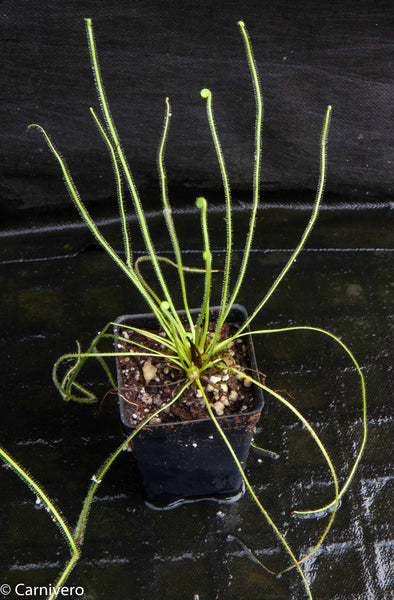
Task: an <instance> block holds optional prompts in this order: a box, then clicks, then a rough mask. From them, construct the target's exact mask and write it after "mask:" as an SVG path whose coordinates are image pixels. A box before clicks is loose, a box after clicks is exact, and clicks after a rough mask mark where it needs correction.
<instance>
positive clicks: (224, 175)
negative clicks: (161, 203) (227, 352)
mask: <svg viewBox="0 0 394 600" xmlns="http://www.w3.org/2000/svg"><path fill="white" fill-rule="evenodd" d="M200 93H201V96H202V98H205V99H206V100H207V115H208V122H209V128H210V130H211V134H212V138H213V143H214V146H215V150H216V155H217V158H218V162H219V167H220V172H221V175H222V180H223V187H224V197H225V202H226V232H227V244H226V261H225V267H224V277H223V286H222V299H221V309H220V313H219V317H218V324H217V334H216V333H215V336H214V341H213V344H214V343H215V341H216V339H217V337H218V335H219V333H220V329H221V327H222V325H223V323H224V321H225V318H223V315H224V313H225V310H226V303H227V298H228V288H229V283H230V268H231V250H232V235H233V233H232V217H231V191H230V184H229V180H228V176H227V171H226V165H225V162H224V157H223V153H222V149H221V147H220V142H219V137H218V134H217V131H216V126H215V119H214V117H213V111H212V93H211V91H210V90H209V89H207V88H204V89H203V90H201V92H200Z"/></svg>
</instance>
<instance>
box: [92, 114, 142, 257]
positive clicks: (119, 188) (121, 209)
mask: <svg viewBox="0 0 394 600" xmlns="http://www.w3.org/2000/svg"><path fill="white" fill-rule="evenodd" d="M90 112H91V113H92V115H93V118H94V120H95V122H96V125H97V127H98V129H99V131H100V133H101V135H102V136H103V138H104V141H105V143H106V144H107V146H108V150H109V153H110V155H111V159H112V164H113V167H114V172H115V179H116V184H117V185H116V187H117V196H118V205H119V213H120V217H121V223H122V234H123V245H124V249H125V254H126V264H127V265H128V266H129V267H131V264H132V257H131V246H130V239H129V231H128V227H127V219H126V212H125V208H124V202H123V195H122V179H121V176H120V171H119V167H118V161H117V160H116V153H115V150H114V147H113V146H112V144H111V142H110V141H109V138H108V136H107V134H106V132H105V129H104V127H103V126H102V124H101V123H100V120H99V118H98V117H97V115H96V113H95V112H94V110H93V108H92V107H90Z"/></svg>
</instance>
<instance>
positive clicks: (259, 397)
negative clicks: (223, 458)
mask: <svg viewBox="0 0 394 600" xmlns="http://www.w3.org/2000/svg"><path fill="white" fill-rule="evenodd" d="M220 308H221V307H220V306H211V307H210V308H209V311H210V312H218V311H219V310H220ZM200 311H201V309H200V308H192V309H190V310H189V312H190V314H191V315H195V314H198V313H199V312H200ZM231 311H235V312H238V313H240V314H241V316H242V319H244V320H245V321H246V320H247V318H248V313H247V310H246V308H245V307H244V306H242V305H241V304H233V305H232V307H231V310H230V313H229V318H228V320H230V322H231ZM177 313H178V314H179V315H182V316H184V315H186V311H185V310H178V311H177ZM130 319H134V320H141V321H142V320H144V319H156V316H155V314H154V313H136V314H124V315H120V316H119V317H117V318H116V319H115V320H114V323H116V325H115V326H114V330H115V333H116V330H117V326H118V325H119V326H120V325H122V323H124V322H125V321H126V320H130ZM247 331H249V327H248V328H247ZM245 340H246V342H247V346H248V354H249V359H250V363H251V367H252V370H253V371H254V373H253V375H254V376H255V377H256V379H257V380H258V381H259V380H260V378H259V374H258V370H257V361H256V355H255V352H254V345H253V341H252V337H251V336H250V335H248V336H245ZM117 342H118V340H116V339H115V348H116V349H117V347H118V343H117ZM116 372H117V380H118V392H119V389H121V385H120V384H121V373H120V369H119V361H118V357H116ZM252 389H254V393H253V396H254V400H255V402H256V406H255V408H253V409H251V410H248V411H244V412H239V413H234V414H231V415H220V416H217V417H216V419H217V420H218V421H228V420H232V419H234V418H237V417H240V416H242V417H243V416H252V415H255V414H256V413H258V412H261V410H262V408H263V406H264V397H263V392H262V389H261V388H260V387H258V386H255V385H253V386H252ZM118 397H119V408H120V419H121V421H122V424H123V425H124V426H125V427H127V429H137V427H139V426H140V425H133V424H132V423H130V422H129V421H127V420H126V418H125V414H124V404H125V402H124V400H123V398H122V396H120V395H119V396H118ZM206 422H213V421H212V419H211V417H209V416H208V417H205V418H203V419H189V420H187V421H174V422H171V423H150V422H149V423H147V424H146V425H144V427H143V428H142V429H145V427H147V428H148V427H149V428H155V429H156V428H160V427H174V426H180V425H191V424H193V423H206Z"/></svg>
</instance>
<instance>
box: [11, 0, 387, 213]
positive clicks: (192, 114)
mask: <svg viewBox="0 0 394 600" xmlns="http://www.w3.org/2000/svg"><path fill="white" fill-rule="evenodd" d="M84 17H91V18H92V19H93V25H94V30H95V35H96V43H97V48H98V53H99V59H100V64H101V69H102V75H103V79H104V84H105V86H106V91H107V95H108V99H109V102H110V106H111V109H112V114H113V117H114V119H115V121H116V124H117V129H118V132H119V134H120V137H121V140H122V142H123V145H124V147H125V149H126V152H127V155H128V157H129V161H130V164H131V167H132V171H133V173H134V176H135V179H136V182H137V184H139V185H140V186H143V187H144V188H150V189H151V190H152V191H153V192H155V190H156V185H157V171H156V155H157V145H158V142H159V138H160V135H161V131H162V124H163V117H164V100H165V97H166V96H169V97H170V100H171V103H172V112H173V118H172V124H171V131H170V137H169V142H168V148H167V167H168V177H169V181H170V183H171V184H172V186H173V187H174V189H175V188H176V189H178V188H179V186H181V187H183V188H184V187H185V186H189V187H190V186H191V187H193V188H203V189H205V190H206V189H209V188H216V187H219V186H220V184H221V180H220V173H219V170H218V167H217V163H216V158H215V153H214V149H213V146H212V142H211V137H210V131H209V128H208V123H207V119H206V111H205V101H203V100H202V99H201V98H200V90H201V88H203V87H209V88H210V89H211V90H212V93H213V102H214V111H215V115H216V123H217V127H218V131H219V135H220V138H221V142H222V146H223V151H224V154H225V158H226V162H227V166H228V169H229V173H230V177H231V181H232V184H233V189H234V190H235V191H238V190H249V189H250V186H251V177H252V168H253V167H252V164H253V126H254V119H255V112H254V111H255V107H254V102H253V91H252V87H251V81H250V76H249V69H248V65H247V62H246V56H245V52H244V47H243V42H242V39H241V36H240V33H239V30H238V26H237V24H236V23H237V21H238V20H240V19H243V20H244V21H245V23H246V26H247V28H248V31H249V34H250V38H251V41H252V44H253V48H254V54H255V58H256V61H257V65H258V69H259V72H260V79H261V84H262V88H263V92H264V96H265V115H266V117H265V128H264V162H263V170H262V180H263V183H264V184H265V185H264V187H265V189H266V190H267V191H278V190H281V191H283V190H288V191H293V192H294V191H297V192H301V199H303V198H305V197H306V198H308V197H309V196H308V193H307V192H308V190H313V189H314V188H315V186H316V182H317V178H318V171H319V141H320V134H321V129H322V123H323V119H324V114H325V110H326V106H327V105H328V104H332V106H333V111H332V123H331V130H330V136H329V177H328V180H327V186H326V189H327V192H330V193H334V194H341V195H342V197H343V195H345V196H346V197H347V198H349V200H350V201H351V202H354V203H368V202H370V201H371V196H373V199H374V201H379V202H384V201H387V198H388V196H389V194H390V192H391V189H392V188H391V184H392V162H391V161H392V144H391V140H392V138H391V117H392V103H391V102H390V100H392V97H393V96H392V92H393V79H392V64H393V55H392V37H391V34H392V26H393V20H392V17H393V11H392V3H391V2H390V1H382V0H380V1H372V0H364V1H362V0H361V1H360V0H358V1H353V0H347V1H346V0H345V1H341V0H333V1H330V2H314V1H313V0H304V1H302V2H290V1H289V0H279V1H276V2H264V1H256V0H254V1H253V0H247V1H244V2H239V1H235V0H229V1H227V2H207V1H196V0H192V1H188V2H183V1H179V0H175V1H174V0H173V1H170V2H163V1H160V0H154V1H152V0H149V1H146V0H135V1H133V2H131V1H129V0H118V1H116V2H96V1H89V0H84V1H81V0H78V1H68V2H64V1H59V0H52V1H50V2H49V1H37V0H30V1H26V0H25V1H19V0H18V1H16V0H5V1H2V2H1V11H0V28H1V35H0V56H1V72H0V123H1V127H0V202H1V207H2V209H3V210H7V211H8V210H10V209H21V208H24V207H29V206H34V207H36V206H54V205H55V206H59V205H60V204H63V203H68V198H67V194H66V193H65V192H64V190H63V188H62V182H61V178H60V176H59V169H58V165H57V164H55V161H54V159H53V157H52V156H51V155H50V154H49V152H48V150H47V148H46V147H45V144H44V143H43V140H42V139H41V137H40V135H39V134H38V133H36V132H32V133H29V134H28V133H26V127H27V125H29V124H30V123H32V122H35V123H40V124H41V125H43V126H44V127H45V128H46V129H47V130H48V132H49V133H50V134H51V136H52V137H53V141H54V143H55V144H56V146H57V147H58V149H59V151H60V152H61V153H62V154H63V156H64V157H65V158H66V160H67V162H68V165H69V167H70V169H71V171H72V173H73V175H74V178H75V180H76V182H77V183H78V185H79V187H80V189H81V192H82V194H83V197H84V199H85V200H95V201H98V200H103V199H106V198H108V197H109V196H111V195H113V193H114V187H113V181H112V177H111V166H110V163H109V159H108V157H107V154H106V149H105V147H104V144H103V142H102V140H101V138H100V135H99V134H98V132H97V131H96V128H95V125H94V124H93V122H92V119H91V117H90V114H89V110H88V109H89V106H94V107H97V106H98V100H97V97H96V94H95V86H94V82H93V77H92V73H91V67H90V60H89V53H88V48H87V43H86V35H85V25H84V21H83V19H84ZM304 192H305V193H304ZM148 196H149V198H150V195H148ZM270 198H271V196H270V194H269V193H267V194H266V199H267V200H268V201H271V200H270ZM297 198H298V196H297ZM327 198H328V200H329V198H330V196H329V195H328V196H327ZM175 201H176V202H178V203H182V197H179V195H177V198H176V200H175ZM147 202H149V199H148V200H147Z"/></svg>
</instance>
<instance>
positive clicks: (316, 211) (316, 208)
mask: <svg viewBox="0 0 394 600" xmlns="http://www.w3.org/2000/svg"><path fill="white" fill-rule="evenodd" d="M330 113H331V106H328V107H327V112H326V117H325V121H324V126H323V134H322V139H321V159H320V160H321V162H320V178H319V183H318V188H317V194H316V200H315V205H314V208H313V212H312V215H311V218H310V219H309V223H308V225H307V226H306V229H305V231H304V233H303V235H302V237H301V240H300V242H299V244H298V246H297V248H296V249H295V250H294V252H293V253H292V255H291V256H290V258H289V260H288V261H287V263H286V265H285V267H284V268H283V269H282V271H281V273H280V274H279V275H278V277H277V278H276V279H275V281H274V283H273V284H272V286H271V288H270V289H269V291H268V292H267V293H266V295H265V296H264V298H263V299H262V301H261V302H260V303H259V304H258V306H257V308H256V309H255V310H254V312H253V313H252V315H251V316H250V317H249V318H248V320H247V321H246V322H245V323H244V324H243V325H242V327H241V328H240V331H239V332H241V331H244V330H245V329H246V327H248V325H249V324H250V323H251V322H252V321H253V319H254V318H255V317H256V315H257V314H258V313H259V312H260V310H261V309H262V308H263V306H264V305H265V304H266V302H267V301H268V300H269V298H270V297H271V296H272V294H273V293H274V291H275V290H276V288H277V287H278V285H279V284H280V282H281V281H282V279H283V278H284V277H285V275H286V274H287V272H288V270H289V269H290V267H291V266H292V264H293V263H294V261H295V260H296V258H297V256H298V254H299V253H300V251H301V250H302V248H303V246H304V244H305V242H306V240H307V238H308V236H309V234H310V232H311V231H312V229H313V226H314V224H315V221H316V219H317V216H318V214H319V208H320V203H321V199H322V197H323V190H324V182H325V178H326V142H327V133H328V126H329V123H330Z"/></svg>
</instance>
